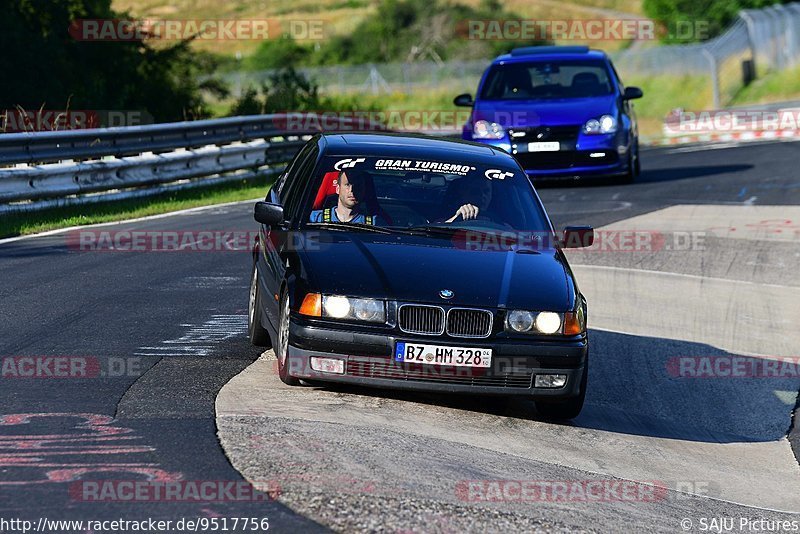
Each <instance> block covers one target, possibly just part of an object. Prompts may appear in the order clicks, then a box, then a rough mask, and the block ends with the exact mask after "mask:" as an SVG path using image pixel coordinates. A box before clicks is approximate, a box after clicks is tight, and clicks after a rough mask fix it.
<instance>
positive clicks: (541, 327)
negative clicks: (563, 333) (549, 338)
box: [534, 312, 561, 334]
mask: <svg viewBox="0 0 800 534" xmlns="http://www.w3.org/2000/svg"><path fill="white" fill-rule="evenodd" d="M534 326H535V327H536V330H538V331H539V332H541V333H542V334H555V333H556V332H558V331H559V330H561V316H560V315H559V314H557V313H553V312H542V313H540V314H539V315H537V316H536V322H535V323H534Z"/></svg>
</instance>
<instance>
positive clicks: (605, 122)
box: [583, 115, 617, 134]
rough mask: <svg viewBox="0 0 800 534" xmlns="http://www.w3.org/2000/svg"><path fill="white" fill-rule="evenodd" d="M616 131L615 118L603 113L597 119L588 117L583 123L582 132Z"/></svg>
mask: <svg viewBox="0 0 800 534" xmlns="http://www.w3.org/2000/svg"><path fill="white" fill-rule="evenodd" d="M616 131H617V119H616V118H614V117H613V116H612V115H603V116H602V117H600V118H599V119H589V120H588V121H586V124H584V125H583V133H586V134H608V133H614V132H616Z"/></svg>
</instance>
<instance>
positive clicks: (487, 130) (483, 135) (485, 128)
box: [472, 121, 506, 139]
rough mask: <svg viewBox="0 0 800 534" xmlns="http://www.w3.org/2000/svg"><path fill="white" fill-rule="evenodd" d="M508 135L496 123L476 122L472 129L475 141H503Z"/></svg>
mask: <svg viewBox="0 0 800 534" xmlns="http://www.w3.org/2000/svg"><path fill="white" fill-rule="evenodd" d="M505 134H506V132H505V130H503V127H502V126H500V125H499V124H497V123H496V122H489V121H476V122H475V124H474V125H473V127H472V138H473V139H502V138H503V136H504V135H505Z"/></svg>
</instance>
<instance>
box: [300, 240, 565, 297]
mask: <svg viewBox="0 0 800 534" xmlns="http://www.w3.org/2000/svg"><path fill="white" fill-rule="evenodd" d="M311 235H313V236H314V237H308V238H307V239H305V240H304V246H303V252H302V254H301V258H302V261H303V262H307V264H306V265H305V266H304V267H305V268H304V269H303V272H306V273H313V275H310V276H312V277H311V279H309V280H308V282H309V285H310V288H312V289H314V290H317V291H319V292H320V293H326V294H339V295H346V296H356V297H357V296H362V297H374V298H385V299H388V300H398V301H402V302H427V303H435V304H447V305H455V306H475V307H484V308H495V307H506V308H523V309H531V310H549V311H568V310H569V309H571V308H572V305H573V299H574V286H573V283H572V280H571V275H570V274H569V270H568V269H567V268H566V264H565V260H564V259H563V255H561V254H560V253H559V252H558V251H557V250H555V249H552V248H549V249H542V250H541V251H538V252H535V251H532V250H524V249H523V250H517V251H515V250H500V251H481V252H478V251H474V250H466V249H465V248H464V247H463V246H459V245H458V244H457V243H456V242H455V241H454V240H451V239H448V238H447V237H426V236H407V235H402V236H394V235H381V234H368V233H337V232H322V233H311ZM443 289H449V290H451V291H453V292H454V294H455V296H454V297H453V298H452V299H450V300H444V299H442V298H441V297H440V296H439V292H440V291H441V290H443Z"/></svg>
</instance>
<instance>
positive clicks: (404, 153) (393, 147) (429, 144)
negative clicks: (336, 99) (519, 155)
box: [320, 133, 517, 167]
mask: <svg viewBox="0 0 800 534" xmlns="http://www.w3.org/2000/svg"><path fill="white" fill-rule="evenodd" d="M320 137H321V138H322V139H324V142H325V148H324V155H326V156H379V157H384V158H395V157H396V158H417V159H423V158H427V159H433V160H438V161H457V162H460V163H471V164H485V165H503V164H504V165H506V166H512V167H517V164H516V162H515V160H514V158H513V157H511V155H509V154H508V153H507V152H503V151H502V150H498V149H495V148H492V147H490V146H488V145H485V144H481V143H473V142H470V141H460V140H456V139H437V138H433V137H428V136H425V135H416V134H402V133H400V134H398V133H346V134H320Z"/></svg>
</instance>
